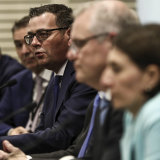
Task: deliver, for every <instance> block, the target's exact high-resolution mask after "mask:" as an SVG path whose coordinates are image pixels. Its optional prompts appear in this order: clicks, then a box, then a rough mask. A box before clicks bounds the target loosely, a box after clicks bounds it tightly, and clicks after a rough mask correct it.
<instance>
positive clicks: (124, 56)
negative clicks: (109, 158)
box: [101, 25, 160, 160]
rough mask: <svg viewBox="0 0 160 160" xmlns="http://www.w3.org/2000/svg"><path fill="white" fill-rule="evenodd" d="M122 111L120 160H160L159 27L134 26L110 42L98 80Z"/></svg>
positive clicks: (114, 104)
mask: <svg viewBox="0 0 160 160" xmlns="http://www.w3.org/2000/svg"><path fill="white" fill-rule="evenodd" d="M101 82H102V85H103V86H104V87H105V88H106V89H108V88H110V89H111V93H112V102H113V106H114V107H115V108H117V109H121V108H124V109H125V110H126V113H125V116H124V134H123V137H122V139H121V144H120V145H121V155H122V160H158V159H160V26H159V25H146V26H137V27H133V28H130V29H128V30H125V31H123V32H122V33H121V34H120V35H118V36H117V37H116V39H115V42H114V47H113V49H112V50H111V52H110V53H109V55H108V58H107V65H106V68H105V71H104V73H103V75H102V78H101Z"/></svg>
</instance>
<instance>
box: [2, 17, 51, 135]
mask: <svg viewBox="0 0 160 160" xmlns="http://www.w3.org/2000/svg"><path fill="white" fill-rule="evenodd" d="M28 22H29V17H28V16H25V17H23V18H21V19H20V20H18V21H16V22H15V23H14V25H13V27H12V35H13V41H14V44H15V48H16V51H17V55H18V57H19V59H20V61H21V63H22V64H23V65H24V66H25V67H26V69H25V70H23V71H21V72H19V73H17V74H16V75H14V76H13V77H11V79H16V81H17V84H16V85H14V86H13V87H8V88H7V89H6V92H5V94H4V96H3V98H2V100H1V101H0V113H1V114H0V119H1V120H2V119H4V118H5V117H7V116H8V115H10V114H12V113H14V112H17V111H18V110H20V109H22V107H24V106H27V105H29V104H30V103H31V102H32V101H33V100H34V101H36V100H37V101H36V102H37V103H38V102H39V100H38V99H36V97H37V96H36V95H38V94H39V93H38V92H39V91H38V90H37V88H41V89H42V90H41V93H43V92H44V90H45V88H46V87H47V85H48V82H49V80H50V75H51V73H50V71H48V70H44V69H43V68H42V67H40V66H39V65H38V63H37V60H36V58H35V57H34V55H33V53H32V52H31V50H30V49H29V47H28V46H27V45H26V44H25V42H24V36H25V35H26V34H27V29H28ZM46 75H47V76H46ZM37 79H40V80H42V83H39V81H37ZM41 101H42V102H43V98H41ZM39 109H40V105H38V106H37V111H36V112H35V113H36V114H39V112H40V110H39ZM32 112H33V110H31V111H30V114H31V115H32ZM33 119H34V120H33V122H34V125H32V127H31V128H30V127H27V128H24V127H25V126H26V124H27V121H29V120H30V118H29V111H25V112H21V113H19V114H16V115H14V116H13V117H12V118H10V119H8V121H5V122H3V123H0V136H4V135H18V134H23V133H27V132H29V131H30V130H31V129H32V131H34V129H35V128H36V126H37V125H38V123H37V122H38V118H37V119H36V118H35V117H33Z"/></svg>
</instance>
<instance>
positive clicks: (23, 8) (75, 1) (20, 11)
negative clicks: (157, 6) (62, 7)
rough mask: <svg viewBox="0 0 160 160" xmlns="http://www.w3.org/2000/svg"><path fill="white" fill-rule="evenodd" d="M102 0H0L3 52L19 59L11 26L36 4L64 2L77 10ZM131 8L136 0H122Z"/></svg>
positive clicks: (0, 27)
mask: <svg viewBox="0 0 160 160" xmlns="http://www.w3.org/2000/svg"><path fill="white" fill-rule="evenodd" d="M92 1H100V0H0V48H1V52H2V53H3V54H7V55H11V56H12V57H14V58H16V59H17V55H16V52H15V48H14V44H13V41H12V34H11V28H12V26H13V23H14V22H15V21H16V20H17V19H20V18H21V17H23V16H25V15H27V13H28V11H29V8H33V7H36V6H40V5H44V4H50V3H62V4H66V5H67V6H70V7H72V8H73V10H76V8H77V7H78V6H80V5H82V4H83V3H87V2H92ZM122 1H124V2H125V3H127V4H128V5H129V7H131V8H134V9H136V8H135V1H134V0H122Z"/></svg>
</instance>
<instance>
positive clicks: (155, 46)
mask: <svg viewBox="0 0 160 160" xmlns="http://www.w3.org/2000/svg"><path fill="white" fill-rule="evenodd" d="M113 43H114V45H115V46H116V47H117V48H118V49H120V50H121V51H122V52H123V53H124V54H126V55H127V56H128V57H129V58H130V59H131V60H132V61H133V62H134V63H135V64H136V65H137V66H138V67H139V68H140V69H141V70H144V69H145V68H146V67H147V66H149V65H151V64H155V65H157V66H158V67H160V25H158V24H150V25H144V26H133V27H129V28H128V29H125V30H123V31H122V32H121V33H120V34H119V35H118V36H117V37H116V38H115V39H114V41H113ZM158 91H160V82H159V84H157V86H156V87H155V88H154V89H153V90H151V91H150V92H148V93H147V94H148V95H149V96H153V95H155V94H156V93H157V92H158Z"/></svg>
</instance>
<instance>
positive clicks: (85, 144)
mask: <svg viewBox="0 0 160 160" xmlns="http://www.w3.org/2000/svg"><path fill="white" fill-rule="evenodd" d="M99 102H100V97H99V95H98V94H97V96H96V97H95V99H94V104H93V112H92V117H91V122H90V126H89V129H88V133H87V136H86V138H85V140H84V142H83V145H82V147H81V149H80V152H79V154H78V158H82V157H84V155H85V151H86V149H87V146H88V143H89V140H90V136H91V133H92V130H93V125H94V120H95V115H96V110H97V108H98V106H99Z"/></svg>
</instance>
